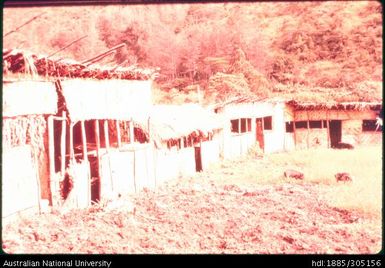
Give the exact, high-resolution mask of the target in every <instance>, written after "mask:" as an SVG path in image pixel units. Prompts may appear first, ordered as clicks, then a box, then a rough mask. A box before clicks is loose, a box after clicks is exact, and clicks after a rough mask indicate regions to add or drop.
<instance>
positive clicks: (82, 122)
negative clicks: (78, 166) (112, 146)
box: [80, 120, 87, 161]
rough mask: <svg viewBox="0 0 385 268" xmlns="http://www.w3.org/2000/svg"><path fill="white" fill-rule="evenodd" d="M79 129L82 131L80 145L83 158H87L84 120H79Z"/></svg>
mask: <svg viewBox="0 0 385 268" xmlns="http://www.w3.org/2000/svg"><path fill="white" fill-rule="evenodd" d="M80 126H81V131H82V145H83V160H84V161H86V160H87V137H86V127H85V125H84V120H82V121H81V122H80Z"/></svg>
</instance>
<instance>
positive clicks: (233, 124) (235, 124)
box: [231, 119, 239, 133]
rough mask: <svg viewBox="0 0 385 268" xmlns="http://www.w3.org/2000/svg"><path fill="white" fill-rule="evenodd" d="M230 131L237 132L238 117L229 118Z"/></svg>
mask: <svg viewBox="0 0 385 268" xmlns="http://www.w3.org/2000/svg"><path fill="white" fill-rule="evenodd" d="M231 132H233V133H239V119H234V120H231Z"/></svg>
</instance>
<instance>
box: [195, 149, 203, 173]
mask: <svg viewBox="0 0 385 268" xmlns="http://www.w3.org/2000/svg"><path fill="white" fill-rule="evenodd" d="M194 149H195V171H196V172H201V171H202V170H203V168H202V155H201V147H200V146H195V147H194Z"/></svg>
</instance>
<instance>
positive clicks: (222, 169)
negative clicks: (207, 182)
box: [199, 146, 382, 216]
mask: <svg viewBox="0 0 385 268" xmlns="http://www.w3.org/2000/svg"><path fill="white" fill-rule="evenodd" d="M255 155H256V154H255V149H252V150H251V151H250V153H249V154H248V155H246V156H243V157H240V158H237V159H235V160H223V161H222V162H220V163H216V164H214V165H213V166H211V168H210V169H209V170H207V171H206V172H203V173H201V174H200V175H199V176H203V177H206V178H208V179H212V180H215V181H217V182H219V183H223V184H241V185H247V184H270V185H271V184H283V183H293V184H302V185H303V184H309V183H310V184H314V185H317V186H318V187H319V189H320V190H321V192H322V193H323V194H322V195H323V196H322V197H323V198H324V200H326V202H328V204H329V205H331V206H333V207H337V208H341V209H349V210H358V211H360V212H363V213H367V214H371V215H376V216H379V215H381V210H382V148H381V146H367V147H358V148H356V149H354V150H333V149H327V148H319V149H308V150H297V151H292V152H283V153H275V154H268V155H265V156H263V157H262V158H257V157H256V156H255ZM286 169H294V170H298V171H301V172H303V173H304V175H305V178H304V180H303V181H297V180H294V179H287V178H285V177H284V176H283V173H284V171H285V170H286ZM338 172H348V173H349V174H350V175H351V176H353V181H352V182H349V183H341V182H339V183H337V182H336V179H335V177H334V175H335V174H336V173H338Z"/></svg>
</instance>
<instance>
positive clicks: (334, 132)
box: [329, 120, 342, 148]
mask: <svg viewBox="0 0 385 268" xmlns="http://www.w3.org/2000/svg"><path fill="white" fill-rule="evenodd" d="M341 122H342V121H341V120H330V121H329V135H330V145H331V147H332V148H335V147H336V146H337V145H338V143H340V142H341V137H342V123H341Z"/></svg>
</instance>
